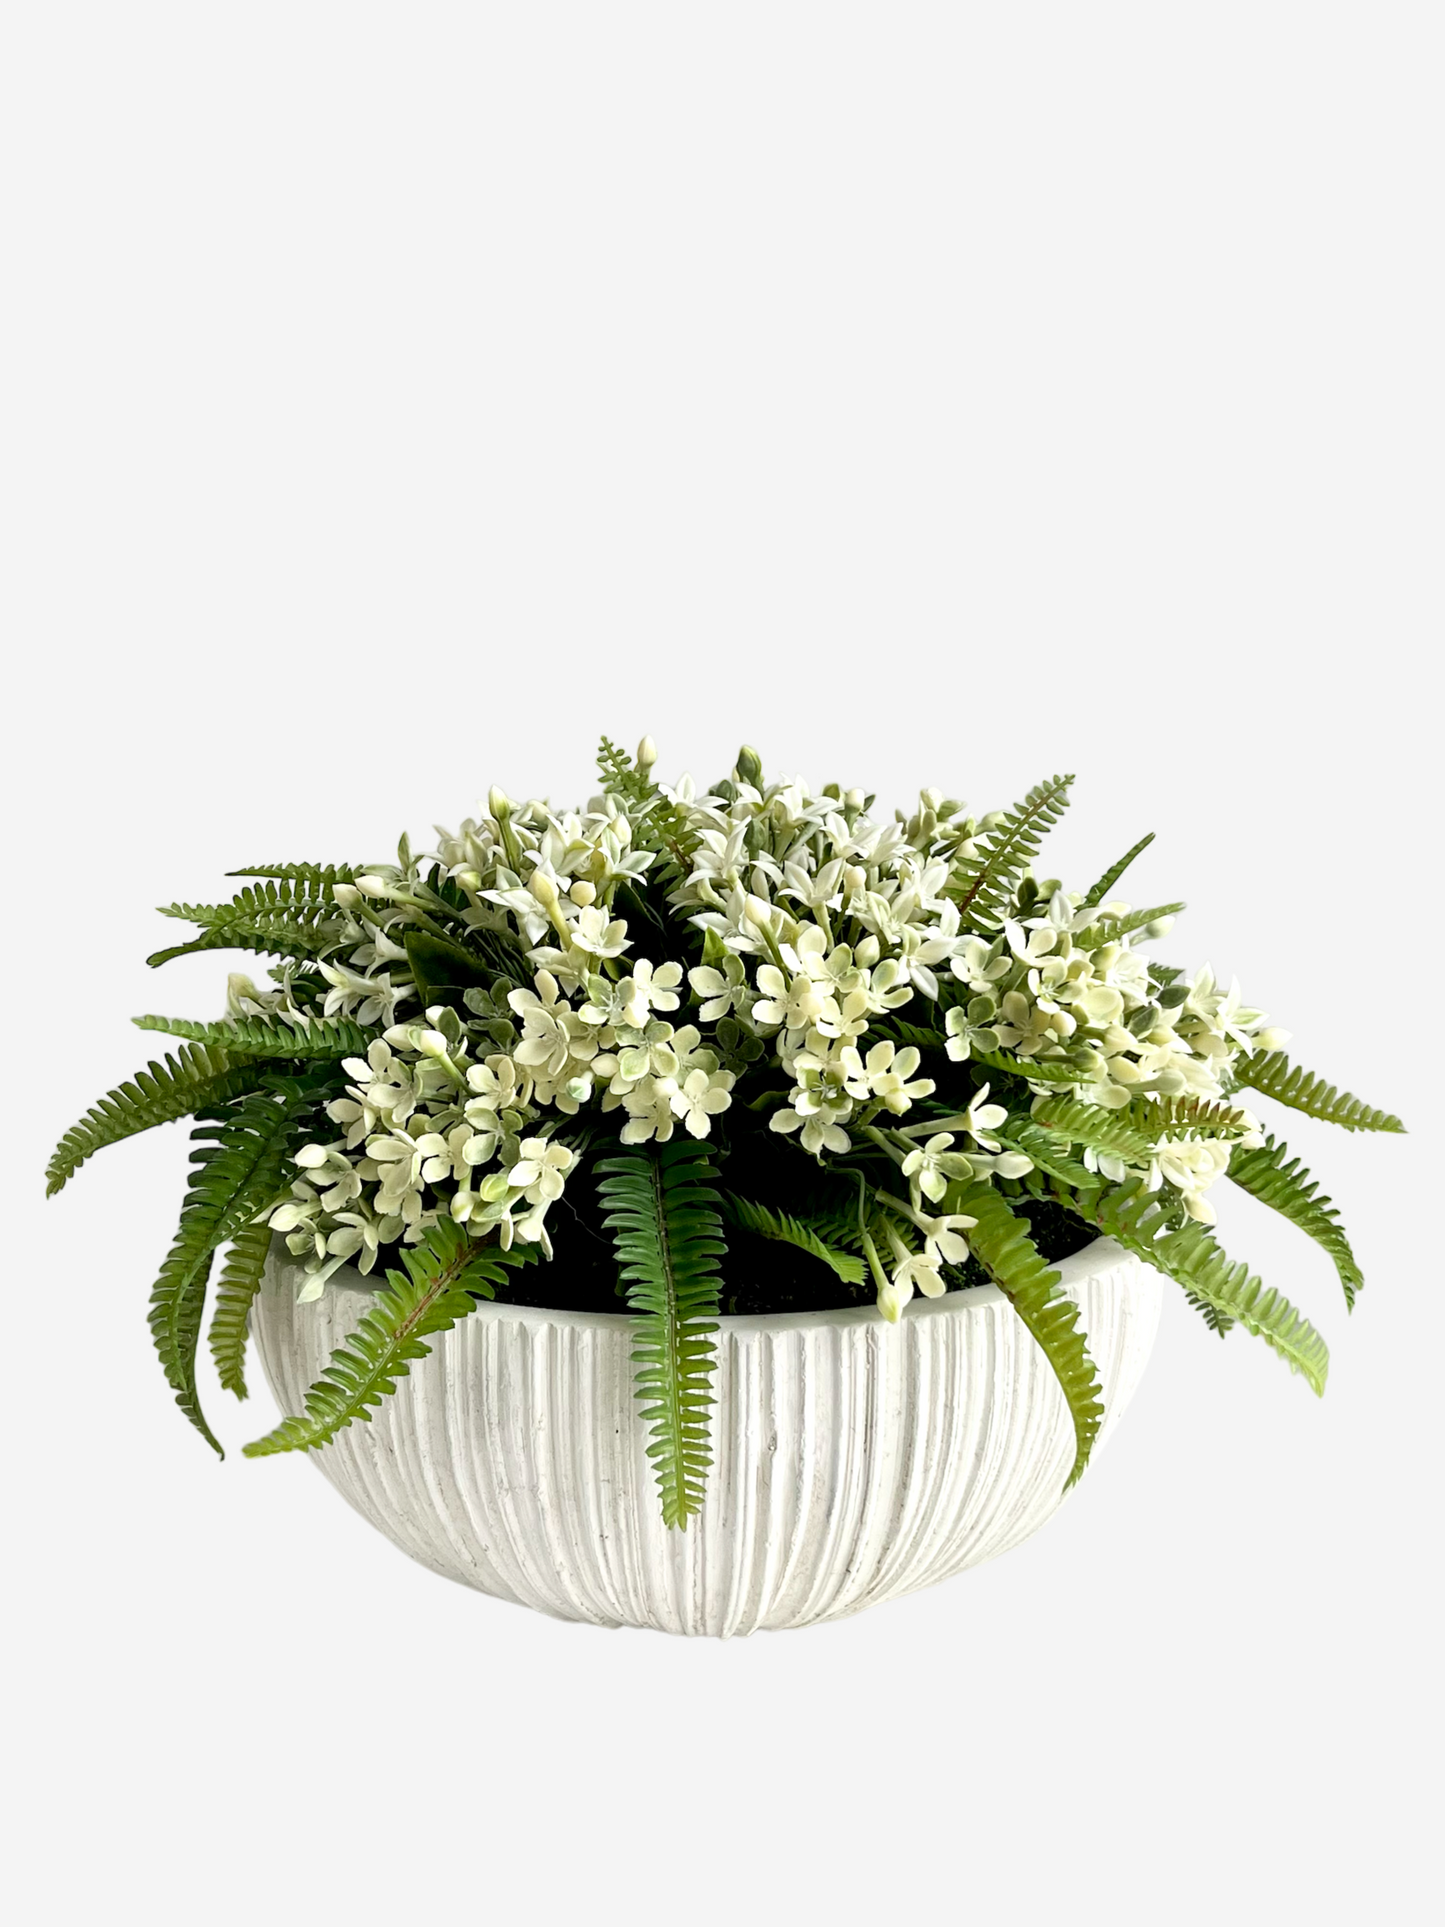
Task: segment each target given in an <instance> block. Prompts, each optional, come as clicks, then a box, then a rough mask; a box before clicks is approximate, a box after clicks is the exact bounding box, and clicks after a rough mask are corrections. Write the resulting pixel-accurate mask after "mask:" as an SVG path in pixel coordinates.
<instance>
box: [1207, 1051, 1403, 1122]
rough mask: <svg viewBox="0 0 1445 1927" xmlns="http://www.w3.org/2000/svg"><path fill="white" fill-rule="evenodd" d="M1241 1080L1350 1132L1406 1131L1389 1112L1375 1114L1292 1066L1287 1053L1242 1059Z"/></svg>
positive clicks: (1237, 1071) (1294, 1108)
mask: <svg viewBox="0 0 1445 1927" xmlns="http://www.w3.org/2000/svg"><path fill="white" fill-rule="evenodd" d="M1234 1075H1235V1078H1236V1079H1237V1081H1238V1082H1239V1083H1240V1084H1241V1085H1244V1086H1245V1087H1247V1088H1248V1089H1249V1090H1251V1091H1258V1092H1259V1094H1260V1096H1261V1097H1272V1098H1273V1099H1274V1100H1275V1102H1276V1103H1278V1104H1287V1105H1288V1106H1289V1108H1290V1109H1291V1110H1292V1111H1303V1112H1304V1114H1305V1116H1306V1117H1319V1118H1323V1119H1324V1121H1325V1123H1326V1124H1338V1125H1340V1126H1342V1128H1343V1129H1344V1130H1346V1131H1403V1130H1404V1128H1405V1127H1404V1125H1403V1124H1402V1123H1401V1122H1400V1120H1399V1118H1397V1117H1391V1116H1390V1114H1389V1113H1388V1112H1387V1111H1375V1110H1372V1109H1371V1108H1370V1106H1369V1105H1368V1104H1363V1103H1361V1101H1360V1099H1359V1098H1358V1097H1351V1096H1350V1094H1349V1092H1348V1091H1337V1090H1336V1089H1335V1087H1334V1085H1333V1084H1326V1083H1325V1081H1324V1079H1323V1078H1320V1077H1316V1076H1315V1075H1314V1073H1313V1072H1312V1071H1307V1070H1305V1069H1304V1068H1303V1066H1302V1065H1299V1064H1291V1063H1290V1061H1289V1059H1288V1058H1287V1057H1286V1056H1285V1054H1284V1052H1283V1051H1277V1050H1275V1051H1270V1052H1269V1053H1268V1054H1267V1055H1266V1056H1264V1057H1241V1058H1238V1059H1237V1060H1236V1062H1235V1065H1234Z"/></svg>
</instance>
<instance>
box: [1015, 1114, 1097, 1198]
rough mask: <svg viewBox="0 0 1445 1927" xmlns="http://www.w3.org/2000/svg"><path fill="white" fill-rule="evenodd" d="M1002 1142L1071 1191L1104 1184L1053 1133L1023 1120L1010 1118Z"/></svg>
mask: <svg viewBox="0 0 1445 1927" xmlns="http://www.w3.org/2000/svg"><path fill="white" fill-rule="evenodd" d="M999 1141H1000V1142H1001V1143H1007V1144H1008V1145H1009V1146H1010V1148H1011V1149H1013V1150H1015V1151H1022V1152H1023V1154H1024V1156H1025V1157H1026V1158H1029V1159H1031V1160H1032V1161H1033V1164H1034V1167H1035V1169H1037V1170H1039V1171H1046V1172H1047V1173H1048V1175H1049V1176H1050V1177H1051V1178H1058V1179H1059V1180H1060V1182H1061V1183H1063V1184H1067V1185H1069V1186H1070V1187H1071V1188H1073V1187H1078V1186H1080V1185H1082V1186H1083V1187H1084V1189H1085V1190H1087V1189H1088V1188H1089V1186H1090V1185H1096V1184H1102V1183H1103V1182H1104V1180H1103V1179H1102V1178H1101V1177H1100V1176H1099V1174H1098V1172H1097V1171H1091V1170H1090V1169H1089V1168H1088V1166H1087V1165H1085V1164H1080V1163H1079V1161H1078V1159H1077V1158H1071V1157H1070V1156H1069V1155H1068V1153H1067V1152H1066V1151H1065V1150H1064V1148H1063V1145H1062V1144H1061V1143H1060V1141H1059V1139H1058V1138H1057V1137H1055V1136H1054V1134H1053V1133H1052V1132H1051V1131H1041V1130H1039V1129H1038V1127H1037V1126H1036V1125H1034V1124H1031V1123H1026V1122H1025V1121H1024V1119H1022V1118H1011V1119H1010V1120H1009V1122H1008V1124H1007V1125H1006V1126H1004V1127H1002V1128H1001V1129H1000V1131H999Z"/></svg>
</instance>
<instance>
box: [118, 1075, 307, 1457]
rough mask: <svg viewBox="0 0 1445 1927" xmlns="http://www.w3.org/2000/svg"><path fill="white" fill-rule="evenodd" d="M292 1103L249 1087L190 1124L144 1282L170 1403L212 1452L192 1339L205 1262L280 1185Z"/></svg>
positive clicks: (290, 1145)
mask: <svg viewBox="0 0 1445 1927" xmlns="http://www.w3.org/2000/svg"><path fill="white" fill-rule="evenodd" d="M298 1108H299V1103H298V1099H297V1097H296V1096H295V1094H292V1095H291V1096H290V1097H289V1098H287V1097H277V1096H274V1095H271V1094H269V1093H268V1094H264V1095H263V1094H260V1093H257V1094H255V1095H252V1096H250V1097H247V1098H243V1099H242V1101H241V1102H240V1103H239V1104H238V1105H236V1106H235V1107H234V1108H232V1109H230V1110H228V1111H224V1112H221V1113H217V1114H212V1115H211V1116H210V1117H208V1118H206V1119H204V1120H203V1121H202V1122H201V1123H200V1124H199V1125H198V1126H197V1128H196V1130H195V1132H194V1133H193V1137H194V1140H195V1143H196V1147H197V1148H196V1149H195V1150H194V1151H193V1152H192V1154H191V1162H192V1170H191V1181H190V1186H189V1189H188V1190H187V1192H186V1199H185V1203H184V1204H183V1205H182V1207H181V1221H180V1224H179V1226H178V1227H177V1230H176V1236H175V1242H174V1243H173V1244H172V1246H171V1249H170V1254H169V1256H168V1257H167V1258H166V1261H165V1263H164V1264H163V1265H162V1266H161V1271H160V1276H159V1277H158V1278H157V1279H156V1282H155V1284H154V1285H153V1286H152V1288H151V1303H150V1328H151V1336H152V1338H153V1339H154V1340H155V1347H156V1350H157V1352H158V1353H159V1354H160V1361H161V1365H162V1368H163V1369H164V1371H165V1375H166V1378H167V1380H168V1382H169V1384H170V1387H171V1390H172V1391H173V1392H174V1393H175V1395H176V1403H177V1405H179V1406H180V1408H181V1410H182V1411H183V1412H184V1413H185V1415H186V1417H187V1418H188V1419H189V1420H190V1421H191V1423H192V1425H194V1426H195V1428H196V1430H197V1431H198V1432H199V1433H200V1434H201V1436H202V1438H204V1439H205V1440H206V1442H207V1443H208V1444H209V1445H211V1446H212V1447H213V1448H214V1449H215V1451H216V1452H218V1453H221V1447H220V1444H219V1442H218V1441H217V1439H216V1437H215V1434H214V1433H213V1432H212V1431H211V1428H210V1426H209V1425H208V1424H207V1423H206V1418H205V1414H204V1413H203V1412H202V1410H201V1402H200V1397H199V1394H198V1393H197V1390H196V1346H197V1343H198V1341H199V1338H200V1332H201V1314H202V1312H203V1310H204V1308H205V1300H206V1284H207V1281H208V1280H209V1278H210V1273H211V1261H212V1258H213V1256H214V1254H215V1251H216V1248H217V1246H218V1245H222V1244H224V1243H225V1242H226V1241H227V1239H229V1238H233V1237H235V1236H236V1235H237V1233H239V1232H241V1231H242V1230H243V1229H244V1228H245V1227H246V1226H248V1225H249V1224H250V1223H251V1221H252V1220H253V1219H254V1218H255V1217H256V1215H257V1213H258V1212H260V1211H262V1210H264V1209H265V1207H266V1206H267V1205H268V1204H270V1203H272V1202H273V1201H274V1200H275V1199H276V1198H277V1197H279V1196H280V1194H281V1193H282V1192H283V1191H284V1190H285V1184H286V1180H285V1172H286V1164H287V1160H288V1158H289V1156H290V1153H291V1151H292V1150H293V1149H294V1147H295V1144H296V1142H297V1140H298V1138H299V1136H300V1125H299V1124H298V1121H297V1116H296V1113H297V1110H298ZM221 1456H222V1457H224V1456H225V1455H224V1453H221Z"/></svg>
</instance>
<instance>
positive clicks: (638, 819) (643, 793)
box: [597, 736, 698, 880]
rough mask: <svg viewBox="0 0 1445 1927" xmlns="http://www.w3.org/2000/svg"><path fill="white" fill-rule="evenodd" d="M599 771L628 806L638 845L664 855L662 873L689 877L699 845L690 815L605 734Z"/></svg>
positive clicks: (613, 793)
mask: <svg viewBox="0 0 1445 1927" xmlns="http://www.w3.org/2000/svg"><path fill="white" fill-rule="evenodd" d="M597 770H598V774H599V775H600V776H601V778H602V787H603V789H604V790H605V791H606V792H607V793H608V795H610V796H615V797H617V798H618V800H619V801H620V802H623V803H624V804H626V805H627V806H628V813H629V815H631V816H632V819H633V837H634V841H635V842H636V843H637V844H638V846H639V847H640V848H642V849H652V850H656V851H657V852H658V853H659V854H660V855H661V856H662V857H663V859H664V862H663V869H662V874H663V875H664V876H665V877H666V878H668V879H669V880H677V879H680V878H681V877H683V876H685V875H686V874H687V872H688V871H689V869H690V868H691V867H692V858H693V856H694V854H695V853H696V851H697V848H698V836H697V832H696V831H695V830H694V829H693V827H692V825H691V824H690V823H689V822H688V820H687V817H686V815H685V814H684V813H683V812H682V811H681V810H680V809H678V807H677V805H676V804H675V803H670V802H669V801H668V800H667V798H666V797H665V796H664V795H663V794H662V792H661V790H660V789H659V788H658V787H657V785H656V783H654V782H653V780H652V778H651V776H649V775H648V773H647V771H646V770H641V769H639V768H638V767H637V765H636V764H635V763H634V762H633V760H632V758H631V757H630V756H629V755H628V754H627V753H626V751H625V750H621V749H619V748H618V747H617V745H616V743H613V742H610V741H609V740H608V738H607V737H605V736H604V737H603V738H602V741H601V743H600V744H599V745H598V749H597ZM634 813H637V814H634Z"/></svg>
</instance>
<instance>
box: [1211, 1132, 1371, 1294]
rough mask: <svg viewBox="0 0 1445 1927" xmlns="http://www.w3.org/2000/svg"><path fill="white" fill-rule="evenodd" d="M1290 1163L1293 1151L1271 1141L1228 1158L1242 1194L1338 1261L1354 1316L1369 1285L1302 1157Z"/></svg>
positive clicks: (1231, 1176)
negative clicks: (1358, 1296) (1359, 1294)
mask: <svg viewBox="0 0 1445 1927" xmlns="http://www.w3.org/2000/svg"><path fill="white" fill-rule="evenodd" d="M1286 1158H1289V1147H1288V1145H1285V1144H1276V1143H1275V1141H1274V1139H1273V1138H1272V1137H1267V1138H1266V1139H1265V1141H1264V1143H1263V1145H1261V1146H1260V1147H1259V1148H1258V1149H1257V1150H1253V1151H1245V1150H1242V1149H1241V1148H1240V1146H1238V1145H1236V1146H1235V1147H1234V1150H1233V1151H1232V1152H1231V1154H1230V1159H1229V1176H1230V1179H1231V1180H1232V1182H1233V1183H1235V1184H1237V1185H1238V1186H1239V1188H1240V1189H1241V1190H1242V1191H1247V1192H1248V1193H1249V1195H1250V1196H1251V1197H1252V1198H1258V1199H1259V1201H1260V1203H1261V1204H1267V1205H1268V1206H1269V1207H1270V1209H1271V1210H1272V1211H1278V1212H1279V1214H1280V1216H1281V1217H1283V1218H1288V1219H1289V1221H1290V1223H1291V1224H1295V1225H1298V1226H1299V1228H1300V1230H1301V1231H1303V1232H1306V1233H1307V1234H1308V1235H1309V1236H1310V1237H1311V1238H1313V1239H1314V1241H1315V1243H1316V1244H1317V1245H1320V1246H1321V1247H1322V1248H1323V1249H1324V1250H1325V1251H1327V1252H1328V1253H1329V1255H1330V1257H1331V1258H1332V1259H1333V1260H1334V1266H1335V1270H1336V1271H1337V1272H1338V1273H1339V1274H1340V1283H1341V1285H1343V1287H1344V1292H1345V1303H1346V1304H1347V1305H1348V1306H1349V1308H1350V1310H1351V1311H1353V1310H1354V1308H1355V1293H1356V1292H1357V1291H1358V1290H1359V1288H1360V1286H1361V1285H1363V1284H1364V1282H1365V1280H1364V1277H1363V1275H1362V1273H1361V1271H1360V1268H1359V1266H1358V1265H1357V1264H1356V1263H1355V1254H1354V1252H1353V1251H1351V1249H1350V1241H1349V1239H1348V1238H1347V1237H1346V1236H1345V1228H1344V1226H1343V1225H1342V1224H1341V1223H1340V1216H1339V1213H1338V1212H1337V1211H1336V1210H1335V1207H1334V1206H1333V1205H1332V1204H1331V1203H1330V1200H1329V1199H1328V1198H1326V1197H1322V1196H1321V1195H1319V1189H1320V1188H1319V1184H1318V1183H1317V1181H1316V1180H1314V1179H1313V1178H1311V1177H1310V1174H1309V1172H1308V1171H1306V1170H1305V1168H1304V1166H1303V1165H1302V1164H1301V1163H1300V1161H1299V1159H1298V1158H1290V1160H1289V1162H1288V1163H1286V1162H1285V1160H1286Z"/></svg>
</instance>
